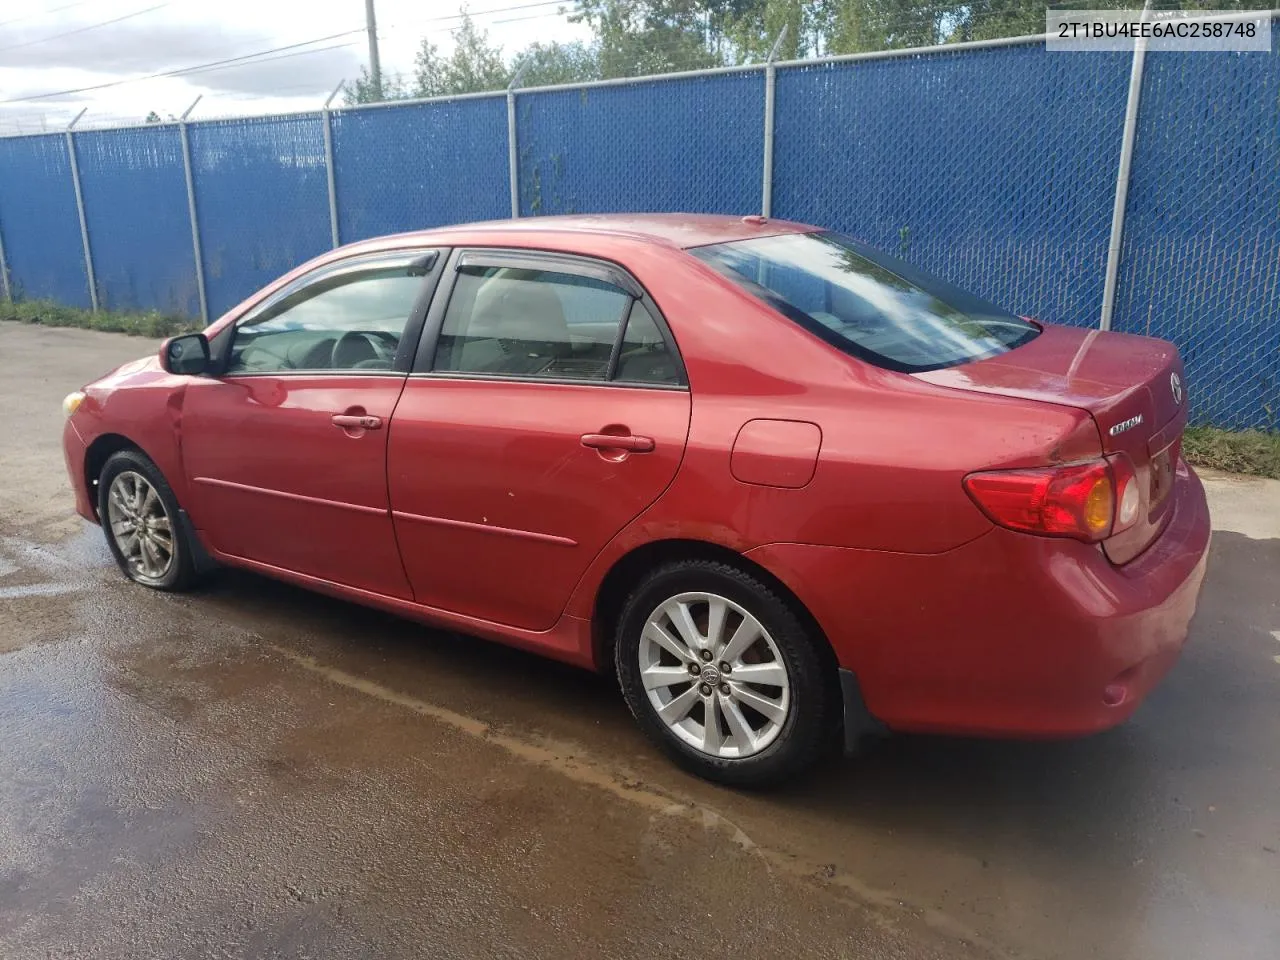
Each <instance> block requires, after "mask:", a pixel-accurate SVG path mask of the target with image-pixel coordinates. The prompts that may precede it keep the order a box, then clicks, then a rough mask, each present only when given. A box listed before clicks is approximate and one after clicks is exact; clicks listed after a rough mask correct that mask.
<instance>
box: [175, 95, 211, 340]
mask: <svg viewBox="0 0 1280 960" xmlns="http://www.w3.org/2000/svg"><path fill="white" fill-rule="evenodd" d="M201 96H203V94H202V95H201ZM199 102H200V97H196V98H195V99H194V100H193V101H191V106H189V107H187V109H186V111H185V112H184V113H183V114H182V116H181V117H179V118H178V136H179V137H180V138H181V139H182V172H183V174H184V175H185V177H186V180H187V217H188V218H189V219H190V220H191V249H192V253H193V254H194V256H195V259H196V293H197V295H198V296H199V297H200V322H201V323H203V324H204V325H205V326H206V327H207V326H208V325H209V297H208V295H207V294H206V293H205V290H204V251H203V250H202V249H201V244H200V218H199V216H198V215H197V214H196V181H195V177H194V176H193V175H192V172H191V140H190V137H188V135H187V117H189V116H191V111H192V110H194V109H195V108H196V104H197V103H199Z"/></svg>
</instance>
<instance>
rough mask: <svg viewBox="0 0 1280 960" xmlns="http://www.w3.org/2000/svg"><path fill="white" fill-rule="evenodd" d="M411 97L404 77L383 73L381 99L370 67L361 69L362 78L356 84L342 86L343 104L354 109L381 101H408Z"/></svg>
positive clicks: (357, 79)
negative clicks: (360, 104)
mask: <svg viewBox="0 0 1280 960" xmlns="http://www.w3.org/2000/svg"><path fill="white" fill-rule="evenodd" d="M409 96H410V94H409V89H408V87H407V86H406V84H405V81H404V75H403V74H401V73H395V72H392V73H383V75H382V96H381V97H379V96H378V91H377V88H376V87H374V85H373V75H372V74H371V73H369V68H368V67H361V68H360V76H359V77H357V78H356V80H355V82H354V83H344V84H343V85H342V102H343V103H344V104H346V105H347V106H348V107H353V106H355V105H356V104H357V103H377V102H379V101H380V100H407V99H408V98H409Z"/></svg>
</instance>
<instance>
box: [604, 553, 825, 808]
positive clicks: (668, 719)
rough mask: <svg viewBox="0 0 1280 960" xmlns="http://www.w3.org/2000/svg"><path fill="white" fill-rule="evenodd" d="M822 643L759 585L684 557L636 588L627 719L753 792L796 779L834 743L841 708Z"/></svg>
mask: <svg viewBox="0 0 1280 960" xmlns="http://www.w3.org/2000/svg"><path fill="white" fill-rule="evenodd" d="M820 642H821V640H820V638H816V637H813V636H811V635H810V633H809V631H808V630H807V629H806V627H805V625H804V623H803V622H802V620H801V618H800V617H798V616H797V615H796V612H795V611H794V610H793V609H792V607H791V606H790V605H789V603H788V602H787V601H786V600H784V599H783V598H782V597H781V596H779V595H778V593H777V592H775V591H774V590H773V589H772V588H771V587H769V586H768V585H766V584H765V583H763V582H761V581H760V580H759V579H757V578H756V577H754V576H752V575H751V574H749V573H747V572H745V571H743V570H740V569H738V568H736V567H733V566H730V565H728V564H724V563H719V562H714V561H706V560H688V561H680V562H676V563H672V564H668V565H666V566H663V567H660V568H658V569H657V570H655V571H654V572H653V573H651V574H650V575H649V576H648V577H646V578H645V580H644V581H643V582H642V583H640V584H639V585H638V586H637V587H636V589H635V590H634V591H633V592H632V594H631V596H630V598H629V599H628V601H627V603H626V605H625V606H624V608H623V611H622V616H621V619H620V623H619V631H618V638H617V645H616V647H615V661H616V665H617V670H618V677H619V680H620V682H621V685H622V691H623V695H624V696H625V697H626V700H627V704H628V706H629V707H630V708H631V712H632V713H633V714H634V715H635V717H636V719H637V721H639V723H640V725H641V727H642V728H643V729H644V730H645V732H646V733H648V734H649V736H650V737H652V738H653V739H654V740H655V741H657V743H658V744H659V745H661V746H662V747H663V748H664V749H665V750H666V751H667V752H668V753H669V754H670V755H671V756H672V757H673V758H674V759H675V760H676V761H677V762H678V763H680V764H681V765H682V766H684V767H685V768H686V769H688V770H690V771H692V772H694V773H697V774H699V775H700V776H703V777H706V778H708V779H711V780H717V781H720V782H722V783H729V784H735V785H741V786H757V785H766V784H769V783H774V782H777V781H779V780H782V779H784V778H786V777H789V776H793V775H795V774H796V773H798V772H799V771H800V770H802V769H804V768H805V767H807V766H809V765H810V764H812V763H813V762H814V761H815V760H817V759H818V757H819V756H821V754H822V753H823V751H824V750H825V748H826V747H827V745H829V744H830V743H831V742H832V737H831V733H832V732H833V725H838V723H839V720H838V710H837V706H838V705H837V704H836V703H835V698H834V697H833V695H832V692H831V685H830V684H829V683H828V682H827V681H828V678H827V677H826V676H825V673H824V662H823V658H822V657H821V656H820V654H819V648H818V647H817V644H818V643H820Z"/></svg>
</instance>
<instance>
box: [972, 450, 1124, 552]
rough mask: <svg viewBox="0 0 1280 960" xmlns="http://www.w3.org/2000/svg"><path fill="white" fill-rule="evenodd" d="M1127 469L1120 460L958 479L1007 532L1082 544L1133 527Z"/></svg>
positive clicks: (1119, 457)
mask: <svg viewBox="0 0 1280 960" xmlns="http://www.w3.org/2000/svg"><path fill="white" fill-rule="evenodd" d="M1136 481H1137V478H1136V476H1135V474H1134V470H1133V464H1132V463H1131V462H1130V461H1129V458H1128V457H1126V456H1125V455H1124V454H1115V455H1113V456H1110V457H1108V458H1106V459H1105V460H1090V461H1088V462H1086V463H1072V464H1067V465H1065V466H1060V467H1037V468H1035V469H1028V470H988V471H984V472H982V473H971V474H969V475H968V476H967V477H965V478H964V486H965V490H967V491H968V493H969V496H970V497H972V498H973V501H974V502H975V503H976V504H977V505H978V506H979V507H980V508H981V509H982V512H983V513H985V514H986V515H987V516H988V517H990V518H991V519H992V520H993V521H994V522H996V523H998V524H1000V525H1001V526H1002V527H1008V528H1009V529H1010V530H1022V531H1024V532H1026V533H1038V534H1041V535H1043V536H1050V537H1074V538H1075V539H1077V540H1084V541H1085V542H1086V543H1094V542H1096V541H1098V540H1105V539H1106V538H1107V537H1109V536H1111V535H1112V534H1113V533H1119V532H1120V531H1121V530H1123V529H1125V528H1126V527H1129V526H1132V525H1133V524H1134V523H1135V522H1137V519H1138V514H1139V512H1140V510H1141V506H1142V492H1141V491H1140V490H1139V489H1138V484H1137V482H1136Z"/></svg>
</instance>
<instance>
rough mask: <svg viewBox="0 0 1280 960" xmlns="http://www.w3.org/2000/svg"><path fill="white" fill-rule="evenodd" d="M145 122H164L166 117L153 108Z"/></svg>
mask: <svg viewBox="0 0 1280 960" xmlns="http://www.w3.org/2000/svg"><path fill="white" fill-rule="evenodd" d="M143 122H144V123H164V118H163V117H161V116H160V114H158V113H156V112H155V111H154V110H152V111H151V112H150V113H148V114H147V119H146V120H145V121H143Z"/></svg>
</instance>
